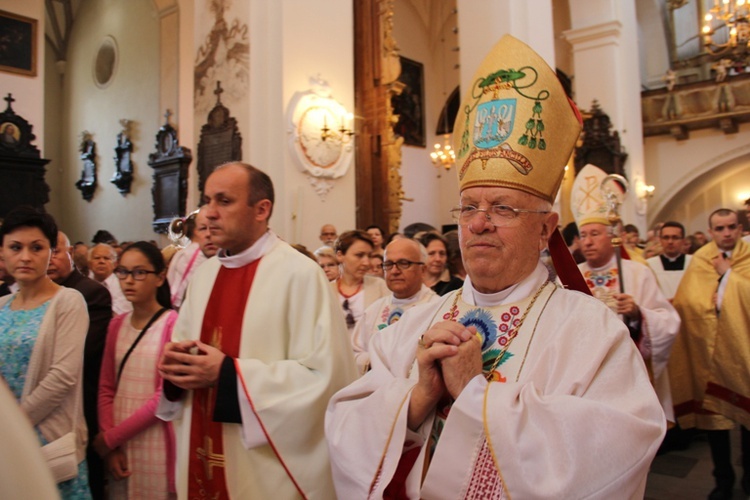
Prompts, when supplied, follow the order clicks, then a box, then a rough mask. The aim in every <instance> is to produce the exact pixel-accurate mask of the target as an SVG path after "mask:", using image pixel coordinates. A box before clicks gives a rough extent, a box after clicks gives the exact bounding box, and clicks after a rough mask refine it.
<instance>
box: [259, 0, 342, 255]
mask: <svg viewBox="0 0 750 500" xmlns="http://www.w3.org/2000/svg"><path fill="white" fill-rule="evenodd" d="M353 26H354V20H353V7H352V3H351V2H349V1H346V0H331V1H322V0H319V1H305V0H289V1H285V2H266V1H265V0H250V67H251V82H250V130H249V134H248V136H249V161H250V162H251V163H252V164H253V165H255V166H257V167H258V168H260V169H262V170H264V171H266V172H267V173H268V174H269V175H270V176H271V178H272V179H273V182H274V186H275V190H276V204H275V207H274V213H273V216H272V218H271V227H272V228H273V229H274V230H275V231H276V232H277V233H278V234H279V235H280V236H281V237H282V238H284V239H286V240H287V241H289V242H290V243H302V244H304V245H305V246H307V247H308V248H309V249H311V250H315V249H316V248H317V247H318V246H320V240H319V239H318V235H319V234H320V226H321V225H323V224H324V223H331V224H334V225H335V226H336V228H337V229H338V230H339V232H341V231H343V230H345V229H350V228H353V227H354V226H355V220H356V214H355V194H354V192H355V188H354V180H355V171H354V169H355V165H354V164H352V165H351V167H350V168H349V170H348V172H347V173H346V174H345V175H344V176H343V177H341V178H339V179H336V180H334V181H333V187H332V189H331V190H330V191H329V192H328V193H327V194H326V195H325V196H319V195H318V194H317V193H316V191H315V188H314V187H313V186H312V185H311V183H310V179H309V178H308V176H307V175H305V174H303V173H302V172H301V171H300V170H299V168H298V167H297V166H296V164H295V163H294V160H293V158H292V156H291V153H290V150H289V137H290V125H291V123H290V121H289V120H288V116H287V111H288V106H289V103H290V101H291V100H292V98H293V96H294V94H295V93H296V92H305V91H307V90H309V89H310V78H311V77H314V76H316V75H320V77H321V78H322V79H324V80H326V81H327V82H328V84H329V86H330V88H331V90H332V97H333V98H335V99H336V100H338V101H339V102H341V103H342V104H343V105H344V107H345V108H346V109H347V110H349V111H351V112H353V111H354V54H353V46H354V38H353V37H354V33H353V31H354V28H353Z"/></svg>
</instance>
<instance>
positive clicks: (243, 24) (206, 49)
mask: <svg viewBox="0 0 750 500" xmlns="http://www.w3.org/2000/svg"><path fill="white" fill-rule="evenodd" d="M195 16H196V19H203V20H205V22H201V23H198V25H196V30H195V38H194V43H195V46H196V47H198V50H197V53H196V54H195V67H194V70H193V80H194V88H195V91H194V94H193V99H194V106H193V107H194V112H195V116H196V117H201V118H200V119H203V117H205V116H207V115H208V113H209V112H210V111H211V109H213V107H214V104H215V101H216V96H215V94H214V89H215V88H216V85H217V83H216V82H221V84H222V86H223V90H224V94H223V95H222V96H221V99H222V101H223V102H224V105H226V106H227V107H228V108H230V109H232V110H233V111H234V112H235V113H238V115H237V119H238V121H239V123H240V125H241V127H243V128H244V126H245V125H246V124H247V123H249V92H248V90H249V88H250V34H249V28H248V25H247V21H246V20H247V19H249V18H250V11H249V6H248V2H237V1H232V0H197V1H196V3H195ZM246 110H247V111H246ZM196 139H198V138H197V137H196Z"/></svg>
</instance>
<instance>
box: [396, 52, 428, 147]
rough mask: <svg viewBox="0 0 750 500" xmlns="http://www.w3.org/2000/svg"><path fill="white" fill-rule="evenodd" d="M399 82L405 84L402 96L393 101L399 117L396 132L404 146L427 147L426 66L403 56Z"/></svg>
mask: <svg viewBox="0 0 750 500" xmlns="http://www.w3.org/2000/svg"><path fill="white" fill-rule="evenodd" d="M399 59H400V60H401V75H399V77H398V81H400V82H401V83H403V84H404V90H403V92H401V95H397V96H394V97H393V98H392V99H391V104H392V105H393V113H394V114H396V115H398V123H396V126H395V127H394V131H395V132H396V133H397V134H398V135H400V136H401V137H403V138H404V144H407V145H409V146H420V147H425V134H424V65H423V64H422V63H420V62H417V61H412V60H411V59H408V58H406V57H403V56H399Z"/></svg>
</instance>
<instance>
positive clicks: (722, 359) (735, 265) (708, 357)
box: [669, 208, 750, 500]
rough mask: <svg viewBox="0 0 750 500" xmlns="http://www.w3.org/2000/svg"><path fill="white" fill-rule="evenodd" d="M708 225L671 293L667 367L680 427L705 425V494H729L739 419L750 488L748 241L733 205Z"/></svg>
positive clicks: (715, 498) (745, 486) (749, 491)
mask: <svg viewBox="0 0 750 500" xmlns="http://www.w3.org/2000/svg"><path fill="white" fill-rule="evenodd" d="M708 227H709V229H708V232H709V233H710V234H711V236H712V237H713V241H711V242H709V243H707V244H706V245H704V246H703V247H701V248H700V249H699V250H698V251H697V252H695V253H694V254H693V260H692V261H691V262H690V266H689V267H688V269H687V270H686V271H685V275H684V276H683V278H682V282H681V283H680V288H679V289H678V290H677V294H676V295H675V297H674V306H675V308H676V309H677V311H678V312H679V313H680V316H681V317H682V319H683V321H682V328H681V329H680V334H679V335H678V336H677V341H676V342H675V345H674V350H673V353H672V359H671V360H670V364H669V374H670V377H671V385H672V393H673V398H674V405H675V415H676V417H677V421H678V423H679V424H680V427H682V428H683V429H689V428H692V427H695V428H698V429H704V430H706V431H707V433H706V434H707V436H708V442H709V444H710V446H711V458H712V460H713V463H714V470H713V475H714V478H715V481H716V487H715V488H714V490H713V491H712V492H711V494H710V496H709V498H710V499H712V500H718V499H729V498H732V495H733V487H734V481H735V474H734V469H733V467H732V462H731V458H730V446H729V430H730V429H733V428H734V426H735V424H737V423H739V424H741V426H740V434H741V439H742V469H743V476H742V489H743V490H744V492H745V494H750V433H749V432H748V427H750V412H749V411H748V405H747V403H746V402H747V401H748V399H749V398H750V370H748V363H750V245H748V244H747V243H745V242H744V241H742V240H741V239H740V234H741V233H740V231H741V228H740V226H739V224H738V222H737V213H736V212H734V211H733V210H728V209H723V208H722V209H719V210H716V211H714V212H713V213H712V214H711V216H710V217H709V219H708Z"/></svg>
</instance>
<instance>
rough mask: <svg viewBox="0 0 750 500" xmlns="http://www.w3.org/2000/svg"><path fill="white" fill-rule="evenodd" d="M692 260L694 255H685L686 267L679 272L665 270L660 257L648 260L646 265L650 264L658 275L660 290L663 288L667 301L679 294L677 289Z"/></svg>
mask: <svg viewBox="0 0 750 500" xmlns="http://www.w3.org/2000/svg"><path fill="white" fill-rule="evenodd" d="M692 258H693V257H692V255H685V266H684V267H683V268H682V269H680V270H679V271H667V270H665V269H664V264H662V261H661V257H660V256H659V255H657V256H656V257H651V258H649V259H646V263H648V266H649V267H650V268H651V270H652V271H653V272H654V274H655V275H656V280H657V281H658V282H659V288H661V291H662V293H664V296H665V297H666V298H667V299H669V300H671V299H673V298H674V295H675V294H676V293H677V288H678V287H679V286H680V280H682V275H683V274H685V269H687V267H688V264H690V259H692Z"/></svg>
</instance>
